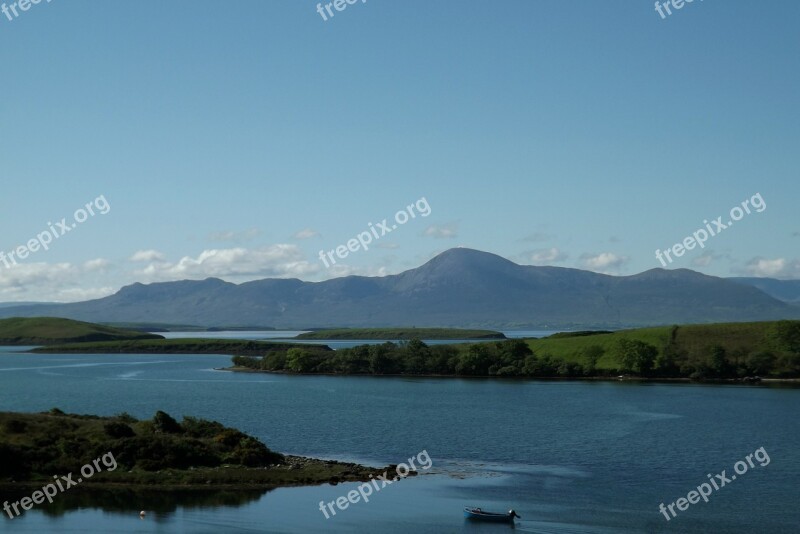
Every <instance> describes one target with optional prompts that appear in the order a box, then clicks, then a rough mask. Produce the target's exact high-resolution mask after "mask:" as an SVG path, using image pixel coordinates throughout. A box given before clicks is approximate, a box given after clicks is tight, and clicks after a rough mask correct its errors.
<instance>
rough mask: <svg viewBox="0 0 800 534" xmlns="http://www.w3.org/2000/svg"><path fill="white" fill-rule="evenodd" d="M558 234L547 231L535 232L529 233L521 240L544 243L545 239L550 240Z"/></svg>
mask: <svg viewBox="0 0 800 534" xmlns="http://www.w3.org/2000/svg"><path fill="white" fill-rule="evenodd" d="M555 237H556V236H555V235H553V234H548V233H545V232H533V233H532V234H528V235H526V236H525V237H523V238H522V239H520V241H528V242H529V243H543V242H545V241H550V240H551V239H554V238H555Z"/></svg>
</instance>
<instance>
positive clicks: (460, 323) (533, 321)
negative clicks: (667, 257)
mask: <svg viewBox="0 0 800 534" xmlns="http://www.w3.org/2000/svg"><path fill="white" fill-rule="evenodd" d="M653 262H654V263H656V260H655V259H654V260H653ZM42 315H47V316H59V317H70V318H73V319H81V320H84V321H114V322H131V323H136V322H148V323H170V324H195V325H207V326H216V327H220V326H224V325H230V324H237V325H258V324H262V325H269V326H273V327H276V328H285V329H298V330H302V329H304V327H309V326H314V327H323V328H342V327H355V328H367V327H376V328H379V327H383V326H386V325H424V326H427V325H435V326H441V327H454V328H491V329H494V330H498V329H502V330H505V329H546V330H554V329H559V330H565V329H569V330H574V329H582V330H585V329H594V330H596V329H607V330H617V329H620V328H630V327H635V326H657V325H665V324H695V323H718V322H731V321H774V320H780V319H800V306H798V305H792V304H789V303H787V302H782V301H781V300H779V299H778V298H775V297H773V296H770V295H769V294H767V293H765V292H764V290H762V289H759V288H756V287H752V286H749V285H743V284H741V283H737V282H734V281H731V280H727V279H723V278H718V277H715V276H706V275H704V274H701V273H698V272H695V271H691V270H688V269H668V270H665V269H651V270H649V271H645V272H643V273H639V274H636V275H632V276H609V275H605V274H599V273H594V272H590V271H582V270H580V269H567V268H563V267H536V266H531V265H518V264H516V263H514V262H511V261H509V260H507V259H505V258H501V257H500V256H497V255H495V254H490V253H487V252H481V251H479V250H470V249H467V248H454V249H451V250H448V251H446V252H443V253H441V254H439V255H438V256H436V257H435V258H433V259H431V260H430V261H428V262H427V263H425V264H424V265H422V266H420V267H417V268H415V269H409V270H407V271H405V272H402V273H400V274H396V275H389V276H383V277H365V276H347V277H343V278H333V279H331V280H325V281H323V282H304V281H301V280H296V279H264V280H254V281H252V282H245V283H243V284H238V285H237V284H232V283H229V282H224V281H222V280H218V279H214V278H209V279H206V280H183V281H178V282H163V283H155V284H148V285H144V284H132V285H130V286H126V287H123V288H122V289H120V290H119V292H117V293H116V294H114V295H110V296H108V297H104V298H101V299H97V300H92V301H88V302H76V303H70V304H51V305H28V306H12V307H9V308H0V317H11V316H15V317H31V316H42Z"/></svg>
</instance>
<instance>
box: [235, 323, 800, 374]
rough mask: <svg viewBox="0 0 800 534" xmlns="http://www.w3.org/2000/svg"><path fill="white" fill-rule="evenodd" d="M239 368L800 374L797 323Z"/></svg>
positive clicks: (354, 351) (377, 350) (312, 356)
mask: <svg viewBox="0 0 800 534" xmlns="http://www.w3.org/2000/svg"><path fill="white" fill-rule="evenodd" d="M233 363H234V366H235V367H234V369H237V368H239V369H242V368H247V369H253V370H261V371H269V372H288V373H327V374H368V375H397V374H401V375H438V376H498V377H532V378H536V377H541V378H555V377H612V376H617V375H620V374H624V375H627V376H630V377H643V378H663V379H673V378H691V379H699V380H702V379H738V378H745V377H753V376H755V375H758V376H761V377H770V378H798V377H800V321H773V322H762V323H725V324H710V325H687V326H665V327H656V328H640V329H634V330H623V331H618V332H598V333H591V332H575V333H563V334H556V335H554V336H550V337H548V338H543V339H528V340H519V339H512V340H504V341H498V342H484V343H464V344H457V345H431V346H428V345H426V344H425V343H423V342H422V341H420V340H419V339H413V340H411V341H408V342H407V343H401V344H399V345H398V344H394V343H384V344H381V345H362V346H359V347H353V348H350V349H340V350H337V351H335V352H333V353H319V352H316V353H312V352H310V351H307V350H306V349H305V348H293V349H289V350H287V351H275V352H272V353H270V354H267V355H265V356H263V357H260V358H254V357H248V356H237V357H234V358H233Z"/></svg>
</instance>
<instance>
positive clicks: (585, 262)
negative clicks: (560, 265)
mask: <svg viewBox="0 0 800 534" xmlns="http://www.w3.org/2000/svg"><path fill="white" fill-rule="evenodd" d="M628 261H630V258H628V257H627V256H618V255H616V254H614V253H613V252H601V253H600V254H582V255H581V257H580V261H579V264H580V266H581V267H582V268H583V269H588V270H590V271H595V272H598V273H603V274H619V271H620V269H622V267H623V266H624V265H625V264H626V263H628Z"/></svg>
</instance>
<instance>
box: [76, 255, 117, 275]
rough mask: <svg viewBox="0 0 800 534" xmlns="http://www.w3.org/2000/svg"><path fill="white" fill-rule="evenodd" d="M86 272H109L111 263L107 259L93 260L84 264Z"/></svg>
mask: <svg viewBox="0 0 800 534" xmlns="http://www.w3.org/2000/svg"><path fill="white" fill-rule="evenodd" d="M83 268H84V270H86V271H87V272H101V273H104V272H107V271H108V270H109V269H110V268H111V262H110V261H108V260H107V259H105V258H96V259H93V260H89V261H87V262H84V264H83Z"/></svg>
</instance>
